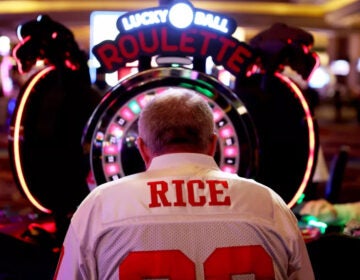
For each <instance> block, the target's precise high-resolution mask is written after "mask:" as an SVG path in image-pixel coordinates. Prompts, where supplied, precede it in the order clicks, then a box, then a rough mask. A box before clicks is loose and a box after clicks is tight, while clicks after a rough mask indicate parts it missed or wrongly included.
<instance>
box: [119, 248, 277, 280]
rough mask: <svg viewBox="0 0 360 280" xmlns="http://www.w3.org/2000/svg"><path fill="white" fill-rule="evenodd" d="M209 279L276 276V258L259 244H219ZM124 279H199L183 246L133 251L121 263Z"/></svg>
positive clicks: (209, 267)
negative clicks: (274, 264) (234, 245)
mask: <svg viewBox="0 0 360 280" xmlns="http://www.w3.org/2000/svg"><path fill="white" fill-rule="evenodd" d="M204 274H205V279H206V280H220V279H231V276H232V275H244V274H253V275H255V279H256V280H265V279H266V280H270V279H275V273H274V268H273V264H272V259H271V257H270V256H269V254H268V253H267V252H266V251H265V250H264V248H263V247H261V246H259V245H254V246H241V247H226V248H217V249H215V250H214V251H213V253H211V254H210V256H209V257H208V258H207V260H206V261H205V263H204ZM119 276H120V279H134V280H142V279H144V278H165V279H171V280H183V279H187V280H195V279H196V273H195V264H194V262H193V261H192V260H191V259H189V258H188V257H187V256H186V255H185V254H183V253H182V252H181V251H179V250H162V251H138V252H130V253H129V255H128V256H126V258H125V259H124V261H123V262H122V263H121V264H120V271H119Z"/></svg>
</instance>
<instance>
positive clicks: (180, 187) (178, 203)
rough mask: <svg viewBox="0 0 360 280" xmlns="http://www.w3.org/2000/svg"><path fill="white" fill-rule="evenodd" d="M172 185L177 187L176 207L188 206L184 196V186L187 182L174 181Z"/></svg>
mask: <svg viewBox="0 0 360 280" xmlns="http://www.w3.org/2000/svg"><path fill="white" fill-rule="evenodd" d="M172 183H173V184H174V185H175V192H176V201H175V202H174V206H186V203H185V201H184V194H183V186H184V183H185V181H184V180H173V181H172Z"/></svg>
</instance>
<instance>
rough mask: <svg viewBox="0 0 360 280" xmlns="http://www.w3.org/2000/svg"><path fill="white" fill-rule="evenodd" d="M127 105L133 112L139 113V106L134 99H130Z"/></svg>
mask: <svg viewBox="0 0 360 280" xmlns="http://www.w3.org/2000/svg"><path fill="white" fill-rule="evenodd" d="M128 106H129V108H130V110H131V111H133V113H135V114H139V113H140V111H141V108H140V106H139V104H138V103H137V101H136V100H131V101H130V102H129V105H128Z"/></svg>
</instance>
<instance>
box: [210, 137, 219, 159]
mask: <svg viewBox="0 0 360 280" xmlns="http://www.w3.org/2000/svg"><path fill="white" fill-rule="evenodd" d="M217 140H218V137H217V135H216V134H215V133H214V134H213V135H212V136H211V142H210V144H209V151H208V155H209V156H212V157H213V156H214V155H215V152H216V144H217Z"/></svg>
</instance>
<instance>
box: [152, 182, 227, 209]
mask: <svg viewBox="0 0 360 280" xmlns="http://www.w3.org/2000/svg"><path fill="white" fill-rule="evenodd" d="M147 185H148V186H150V197H151V202H150V203H149V207H162V206H164V207H169V206H172V205H173V206H186V205H187V204H189V205H191V206H204V205H205V204H206V203H208V204H209V206H229V205H231V199H230V196H228V195H226V190H227V189H228V188H229V186H228V183H227V181H221V180H207V181H202V180H190V181H188V182H186V187H185V181H184V180H173V181H171V185H170V187H172V188H173V192H171V193H173V195H174V196H173V197H172V196H170V194H169V184H168V183H167V182H165V181H153V182H148V183H147ZM185 192H186V194H187V196H186V195H185ZM206 192H208V193H209V195H208V196H206V195H205V193H206ZM186 198H187V200H186Z"/></svg>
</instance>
